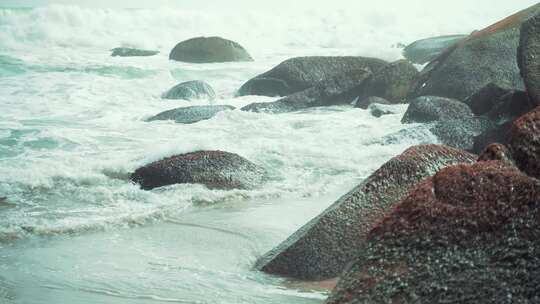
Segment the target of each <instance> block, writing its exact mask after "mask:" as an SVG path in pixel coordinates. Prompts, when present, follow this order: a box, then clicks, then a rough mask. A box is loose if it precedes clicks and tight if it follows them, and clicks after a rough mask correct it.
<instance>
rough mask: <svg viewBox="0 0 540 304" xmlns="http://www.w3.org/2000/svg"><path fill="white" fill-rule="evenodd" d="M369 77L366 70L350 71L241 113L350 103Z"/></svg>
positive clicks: (279, 111) (277, 111)
mask: <svg viewBox="0 0 540 304" xmlns="http://www.w3.org/2000/svg"><path fill="white" fill-rule="evenodd" d="M370 75H371V72H370V71H369V70H367V69H361V70H351V71H348V72H346V73H344V74H339V75H336V76H333V77H331V78H330V79H326V80H324V81H321V82H319V83H317V84H315V86H313V87H311V88H309V89H306V90H304V91H302V92H298V93H294V94H291V95H289V96H287V97H285V98H282V99H280V100H278V101H274V102H264V103H252V104H249V105H247V106H245V107H243V108H242V109H241V110H242V111H250V112H265V113H286V112H292V111H297V110H301V109H306V108H312V107H321V106H331V105H338V104H347V103H351V102H352V101H353V100H354V99H355V97H356V96H358V94H359V92H360V91H361V90H362V84H363V82H364V81H365V80H366V79H367V78H368V77H369V76H370Z"/></svg>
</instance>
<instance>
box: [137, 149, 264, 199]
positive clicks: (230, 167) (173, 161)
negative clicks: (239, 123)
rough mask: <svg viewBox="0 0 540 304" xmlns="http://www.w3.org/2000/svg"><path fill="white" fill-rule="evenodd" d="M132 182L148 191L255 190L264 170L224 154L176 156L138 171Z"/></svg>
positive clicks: (232, 154)
mask: <svg viewBox="0 0 540 304" xmlns="http://www.w3.org/2000/svg"><path fill="white" fill-rule="evenodd" d="M130 179H131V180H132V181H133V182H135V183H137V184H139V185H140V186H141V188H142V189H144V190H151V189H154V188H158V187H162V186H167V185H173V184H203V185H206V186H207V187H208V188H210V189H252V188H255V187H257V186H259V185H261V184H262V183H263V181H264V179H265V173H264V170H263V169H262V168H261V167H259V166H257V165H255V164H254V163H252V162H250V161H248V160H246V159H245V158H243V157H241V156H239V155H237V154H234V153H229V152H223V151H198V152H192V153H187V154H181V155H176V156H172V157H169V158H166V159H163V160H159V161H156V162H153V163H151V164H148V165H146V166H144V167H141V168H139V169H137V170H136V171H135V172H134V173H133V174H132V175H131V177H130Z"/></svg>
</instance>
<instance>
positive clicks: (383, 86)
mask: <svg viewBox="0 0 540 304" xmlns="http://www.w3.org/2000/svg"><path fill="white" fill-rule="evenodd" d="M418 75H419V72H418V70H417V69H416V68H415V67H414V66H413V65H412V64H411V63H409V62H408V61H406V60H399V61H396V62H392V63H389V64H387V65H386V66H384V67H382V68H381V69H379V70H378V71H376V72H374V73H373V75H372V76H371V77H370V78H369V79H368V80H366V82H365V84H364V89H363V90H362V95H361V96H360V99H364V98H366V97H370V96H377V97H382V98H384V99H386V100H388V101H391V102H392V103H394V104H395V103H405V102H406V100H407V96H408V95H409V94H410V93H411V91H412V89H413V86H414V84H415V81H416V79H417V77H418Z"/></svg>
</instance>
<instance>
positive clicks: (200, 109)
mask: <svg viewBox="0 0 540 304" xmlns="http://www.w3.org/2000/svg"><path fill="white" fill-rule="evenodd" d="M234 109H235V107H233V106H228V105H215V106H193V107H185V108H178V109H173V110H169V111H165V112H162V113H159V114H158V115H156V116H153V117H151V118H149V119H148V120H147V121H155V120H174V121H175V122H177V123H183V124H192V123H196V122H199V121H202V120H207V119H210V118H212V117H214V116H216V114H217V113H219V112H222V111H226V110H234Z"/></svg>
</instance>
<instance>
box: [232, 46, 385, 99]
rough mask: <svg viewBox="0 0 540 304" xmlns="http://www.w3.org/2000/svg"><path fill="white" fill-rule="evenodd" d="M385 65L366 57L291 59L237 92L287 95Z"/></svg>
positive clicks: (239, 93) (373, 70)
mask: <svg viewBox="0 0 540 304" xmlns="http://www.w3.org/2000/svg"><path fill="white" fill-rule="evenodd" d="M385 64H386V62H385V61H384V60H380V59H375V58H367V57H351V56H348V57H323V56H313V57H297V58H291V59H288V60H285V61H284V62H282V63H280V64H279V65H277V66H276V67H274V68H273V69H271V70H270V71H268V72H265V73H263V74H261V75H259V76H256V77H255V78H253V79H250V80H249V81H248V82H246V83H245V84H244V85H242V87H241V88H240V89H239V90H238V95H240V96H245V95H261V96H271V97H274V96H287V95H290V94H293V93H297V92H300V91H304V90H306V89H308V88H311V87H313V86H315V85H316V84H318V83H320V82H321V81H324V80H327V79H331V78H333V77H335V76H338V75H340V74H345V73H347V72H350V71H354V70H369V71H370V72H375V71H377V70H378V69H380V68H382V67H383V66H384V65H385Z"/></svg>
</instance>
